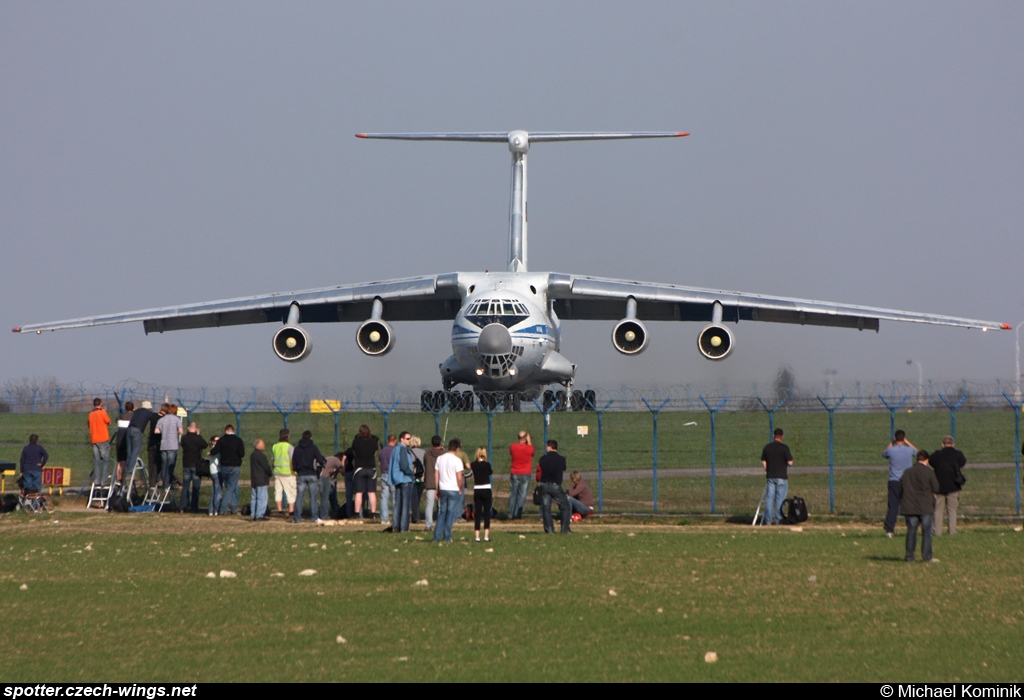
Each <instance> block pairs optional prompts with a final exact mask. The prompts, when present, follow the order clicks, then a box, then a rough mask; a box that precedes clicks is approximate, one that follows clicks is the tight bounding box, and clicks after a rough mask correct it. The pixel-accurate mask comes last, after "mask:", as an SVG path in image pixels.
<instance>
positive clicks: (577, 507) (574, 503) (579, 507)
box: [566, 496, 594, 515]
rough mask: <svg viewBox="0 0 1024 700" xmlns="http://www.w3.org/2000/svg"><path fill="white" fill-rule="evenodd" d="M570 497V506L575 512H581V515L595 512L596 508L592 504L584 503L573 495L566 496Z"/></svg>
mask: <svg viewBox="0 0 1024 700" xmlns="http://www.w3.org/2000/svg"><path fill="white" fill-rule="evenodd" d="M566 498H568V499H569V507H570V508H571V509H572V512H573V513H579V514H580V515H590V514H591V513H593V512H594V509H593V508H591V507H590V506H587V505H584V504H583V501H581V500H579V499H576V498H573V497H572V496H566Z"/></svg>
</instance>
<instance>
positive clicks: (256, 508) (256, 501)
mask: <svg viewBox="0 0 1024 700" xmlns="http://www.w3.org/2000/svg"><path fill="white" fill-rule="evenodd" d="M253 447H255V448H256V451H255V452H253V453H252V455H251V456H250V457H249V479H250V483H251V484H252V498H251V502H252V506H251V510H252V519H253V520H270V518H268V517H267V497H268V495H269V492H270V477H272V476H273V475H274V469H273V467H271V466H270V461H269V460H268V459H267V455H266V454H265V453H264V452H263V448H265V447H266V443H264V442H263V440H262V439H260V438H257V439H256V442H255V443H253Z"/></svg>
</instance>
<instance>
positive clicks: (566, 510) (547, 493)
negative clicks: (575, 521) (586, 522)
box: [540, 482, 572, 534]
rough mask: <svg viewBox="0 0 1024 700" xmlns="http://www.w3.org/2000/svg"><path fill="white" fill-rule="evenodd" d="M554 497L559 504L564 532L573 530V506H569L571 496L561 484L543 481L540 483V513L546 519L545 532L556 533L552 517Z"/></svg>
mask: <svg viewBox="0 0 1024 700" xmlns="http://www.w3.org/2000/svg"><path fill="white" fill-rule="evenodd" d="M552 499H553V500H554V501H555V502H556V503H557V504H558V510H559V511H560V513H559V515H560V516H561V520H562V532H563V533H565V532H572V530H571V529H569V523H570V522H572V508H571V507H570V506H569V497H568V496H566V495H565V490H564V489H562V485H561V484H551V483H544V482H541V485H540V515H541V518H542V519H543V520H544V532H546V533H550V534H554V532H555V521H554V519H553V518H552V517H551V501H552Z"/></svg>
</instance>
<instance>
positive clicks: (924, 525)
mask: <svg viewBox="0 0 1024 700" xmlns="http://www.w3.org/2000/svg"><path fill="white" fill-rule="evenodd" d="M900 483H901V484H902V485H903V498H902V500H901V501H900V513H901V514H903V516H904V517H906V519H907V561H914V550H915V549H917V528H918V527H920V528H921V529H922V530H923V531H922V532H921V558H922V559H924V560H925V561H926V562H937V561H938V559H933V558H932V517H933V515H934V512H935V494H937V493H938V492H939V480H938V479H936V478H935V471H934V470H932V468H931V466H930V465H929V464H928V453H927V452H925V451H924V450H918V452H917V464H915V465H914V466H912V467H911V468H910V469H907V470H906V471H905V472H903V476H902V478H901V479H900Z"/></svg>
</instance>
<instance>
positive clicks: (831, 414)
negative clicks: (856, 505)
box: [817, 396, 907, 515]
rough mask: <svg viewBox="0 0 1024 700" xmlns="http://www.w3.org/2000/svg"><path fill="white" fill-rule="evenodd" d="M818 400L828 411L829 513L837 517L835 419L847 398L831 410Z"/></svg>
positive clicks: (905, 398) (841, 398) (840, 398)
mask: <svg viewBox="0 0 1024 700" xmlns="http://www.w3.org/2000/svg"><path fill="white" fill-rule="evenodd" d="M817 398H818V401H820V402H821V405H822V406H824V407H825V410H826V411H828V512H829V513H831V514H832V515H835V512H836V473H835V472H836V451H835V437H836V432H835V420H834V419H835V413H836V409H837V408H839V404H841V403H842V402H843V401H844V400H845V399H846V397H845V396H840V397H839V400H838V401H836V402H835V404H834V405H833V406H832V407H831V408H829V405H828V404H827V403H825V402H824V401H823V400H822V398H821V397H820V396H819V397H817ZM878 398H880V399H882V397H881V396H879V397H878ZM906 400H907V397H906V396H904V397H903V401H906ZM903 401H900V404H902V403H903ZM882 403H885V399H882ZM885 405H886V406H888V405H889V404H885ZM896 408H899V404H897V406H896ZM890 410H892V411H895V409H890Z"/></svg>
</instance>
